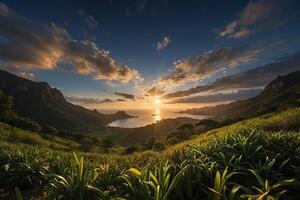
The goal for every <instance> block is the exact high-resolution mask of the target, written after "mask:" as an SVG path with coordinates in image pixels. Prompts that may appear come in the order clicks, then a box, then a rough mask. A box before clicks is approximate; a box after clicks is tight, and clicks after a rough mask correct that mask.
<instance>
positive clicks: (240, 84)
mask: <svg viewBox="0 0 300 200" xmlns="http://www.w3.org/2000/svg"><path fill="white" fill-rule="evenodd" d="M297 70H300V52H297V53H295V54H294V55H292V56H286V57H284V58H281V59H279V60H278V61H277V62H274V63H270V64H267V65H265V66H262V67H258V68H255V69H250V70H247V71H243V72H239V73H237V74H233V75H229V76H225V77H222V78H220V79H217V80H216V81H214V82H213V83H211V84H209V85H200V86H197V87H194V88H190V89H187V90H183V91H177V92H174V93H170V94H167V95H165V96H164V98H175V97H185V96H189V95H192V94H196V93H201V92H218V91H226V90H227V91H228V90H237V89H246V88H254V87H263V86H265V85H267V84H268V83H269V82H271V81H272V80H273V79H275V78H276V77H277V76H279V75H284V74H287V73H289V72H292V71H297Z"/></svg>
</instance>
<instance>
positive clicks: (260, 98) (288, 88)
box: [182, 71, 300, 120]
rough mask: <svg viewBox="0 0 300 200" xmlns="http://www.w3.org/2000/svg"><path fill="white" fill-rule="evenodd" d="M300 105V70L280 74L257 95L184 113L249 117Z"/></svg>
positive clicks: (219, 116) (232, 117)
mask: <svg viewBox="0 0 300 200" xmlns="http://www.w3.org/2000/svg"><path fill="white" fill-rule="evenodd" d="M298 106H300V71H296V72H292V73H289V74H287V75H285V76H278V77H277V78H276V79H275V80H273V81H272V82H271V83H269V84H268V85H267V86H266V87H265V88H264V90H263V91H262V92H261V93H260V94H258V95H257V96H255V97H253V98H250V99H247V100H240V101H235V102H232V103H229V104H223V105H217V106H213V107H203V108H194V109H188V110H185V111H182V113H189V114H197V115H209V116H212V117H213V118H215V119H219V120H226V119H235V118H249V117H255V116H259V115H262V114H266V113H269V112H273V111H281V110H285V109H287V108H292V107H298Z"/></svg>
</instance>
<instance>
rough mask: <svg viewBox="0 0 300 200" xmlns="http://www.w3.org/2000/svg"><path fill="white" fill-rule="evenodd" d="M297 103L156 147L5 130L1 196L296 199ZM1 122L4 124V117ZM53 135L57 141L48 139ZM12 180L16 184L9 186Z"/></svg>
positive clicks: (0, 146)
mask: <svg viewBox="0 0 300 200" xmlns="http://www.w3.org/2000/svg"><path fill="white" fill-rule="evenodd" d="M299 121H300V109H299V108H294V109H290V110H287V111H283V112H278V113H271V114H267V115H264V116H261V117H257V118H253V119H249V120H245V121H241V122H239V123H236V124H232V125H229V126H225V127H222V128H218V129H213V130H211V131H208V132H206V133H202V134H201V135H199V136H198V137H194V138H193V139H192V140H189V141H186V142H184V143H181V144H178V145H175V146H172V147H170V148H168V149H167V150H165V151H164V152H162V153H155V152H153V151H145V152H139V153H133V154H131V155H119V154H99V153H89V152H87V153H84V152H81V151H76V154H73V152H71V151H61V150H58V149H56V150H55V149H50V148H48V147H47V146H46V142H45V143H44V140H42V141H41V142H42V143H43V144H45V147H44V148H40V146H39V145H36V144H29V143H26V142H22V143H20V144H16V143H15V142H14V141H11V140H9V139H8V137H6V136H4V137H3V136H2V139H1V140H2V142H1V143H0V164H1V171H0V172H1V176H0V185H1V188H3V189H2V190H1V194H0V196H1V199H12V198H14V197H15V196H16V195H19V196H23V197H26V198H27V197H31V196H34V197H36V198H38V199H113V198H119V199H133V200H135V199H136V200H138V199H139V200H140V199H155V200H162V199H165V200H167V199H172V200H173V199H175V200H176V199H218V200H221V199H299V198H300V194H299V192H298V189H299V187H300V185H299V180H300V173H299V171H300V169H299V166H300V157H299V153H300V152H299V149H300V134H299V129H300V123H299ZM1 127H4V128H2V129H1V134H2V132H3V129H5V127H6V129H7V126H6V125H3V124H2V125H1ZM55 143H56V142H55ZM15 188H18V189H17V190H16V192H15Z"/></svg>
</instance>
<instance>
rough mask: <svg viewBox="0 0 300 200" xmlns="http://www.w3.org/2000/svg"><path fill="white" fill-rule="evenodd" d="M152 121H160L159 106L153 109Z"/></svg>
mask: <svg viewBox="0 0 300 200" xmlns="http://www.w3.org/2000/svg"><path fill="white" fill-rule="evenodd" d="M154 121H155V122H157V121H160V109H159V108H156V109H155V114H154Z"/></svg>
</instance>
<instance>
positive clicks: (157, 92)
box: [145, 86, 166, 96]
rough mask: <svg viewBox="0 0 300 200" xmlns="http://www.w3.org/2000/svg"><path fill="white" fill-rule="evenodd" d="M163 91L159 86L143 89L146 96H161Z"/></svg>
mask: <svg viewBox="0 0 300 200" xmlns="http://www.w3.org/2000/svg"><path fill="white" fill-rule="evenodd" d="M165 92H166V91H165V90H164V89H163V88H161V87H159V86H152V87H150V88H146V89H145V94H146V96H161V95H163V94H165Z"/></svg>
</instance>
